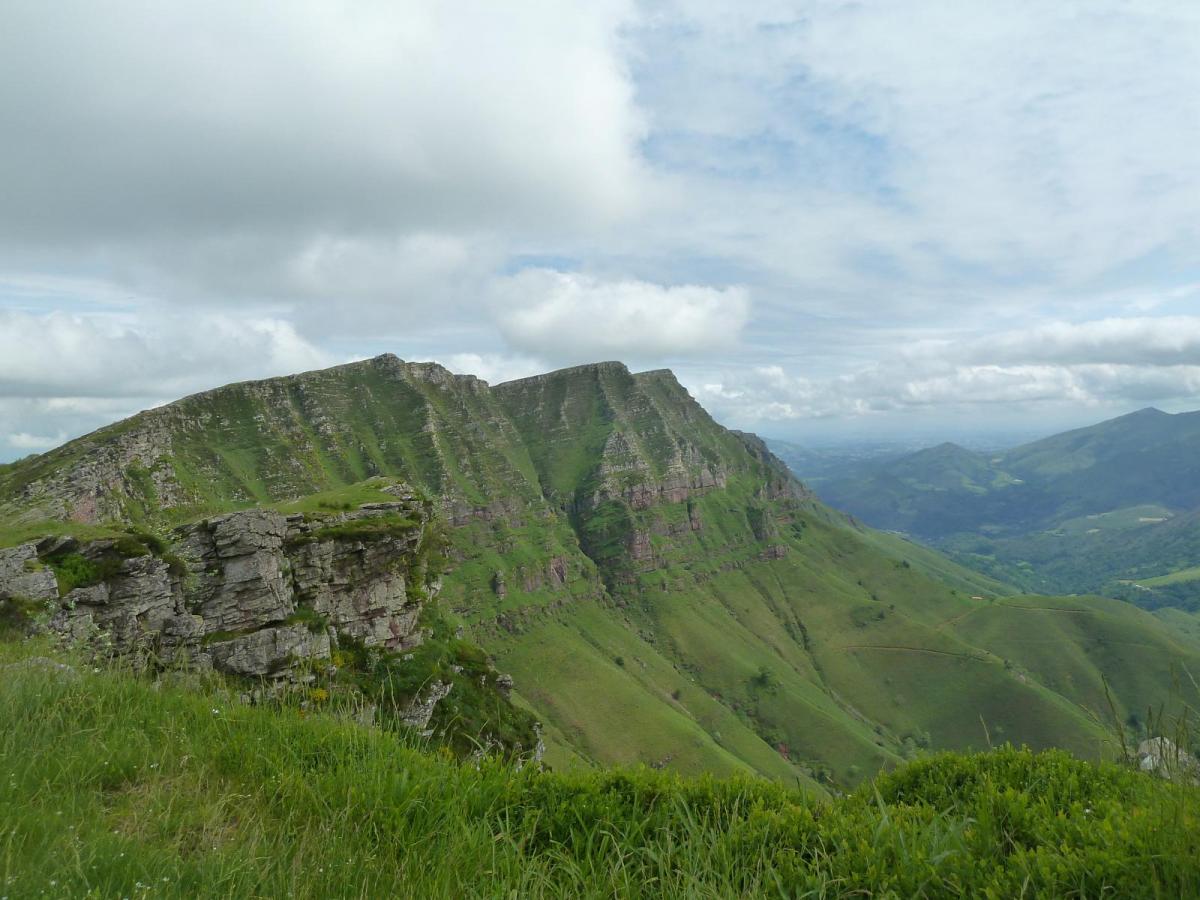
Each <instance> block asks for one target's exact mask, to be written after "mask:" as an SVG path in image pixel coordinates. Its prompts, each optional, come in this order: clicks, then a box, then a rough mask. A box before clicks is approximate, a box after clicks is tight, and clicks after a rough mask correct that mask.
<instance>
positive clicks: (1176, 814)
mask: <svg viewBox="0 0 1200 900" xmlns="http://www.w3.org/2000/svg"><path fill="white" fill-rule="evenodd" d="M34 649H35V648H30V647H29V646H28V645H20V646H17V645H11V644H8V645H0V663H11V662H12V661H13V660H14V659H15V658H17V657H20V656H27V655H28V654H29V653H31V652H34ZM76 671H77V672H78V675H77V676H76V677H71V676H67V675H64V674H62V673H61V672H59V671H57V670H54V669H51V668H49V667H46V666H39V665H18V666H16V667H11V666H10V667H8V668H6V669H4V670H3V671H2V672H0V676H2V677H0V725H2V730H0V896H7V897H10V898H12V900H16V898H18V897H22V898H23V897H43V896H44V897H189V898H191V897H231V896H237V897H284V896H294V897H314V898H316V897H322V898H324V897H381V896H406V897H423V896H435V897H440V896H455V897H470V896H483V897H502V896H515V897H522V898H524V897H539V896H571V897H575V896H653V897H661V896H668V897H671V896H675V897H706V896H713V897H717V896H719V897H727V896H728V897H733V896H748V895H767V896H841V895H848V894H856V895H870V896H899V897H909V896H921V895H927V896H956V895H964V894H965V895H972V896H1004V897H1009V896H1022V895H1024V896H1032V895H1037V896H1088V897H1091V896H1100V895H1103V894H1106V893H1107V894H1112V895H1117V896H1161V897H1179V896H1184V895H1188V894H1190V893H1191V892H1192V891H1194V890H1195V886H1196V885H1197V884H1200V792H1198V791H1197V790H1195V789H1193V788H1187V787H1181V786H1177V785H1171V784H1168V783H1165V782H1161V781H1158V780H1156V779H1153V778H1150V777H1148V776H1143V775H1140V774H1138V773H1134V772H1130V771H1126V770H1123V769H1118V768H1116V767H1113V766H1093V765H1091V764H1088V763H1084V762H1080V761H1077V760H1074V759H1072V758H1070V757H1069V756H1067V755H1065V754H1062V753H1057V752H1052V753H1043V754H1032V753H1029V752H1027V751H1019V750H1013V749H1002V750H998V751H995V752H992V753H987V754H982V755H976V756H965V755H952V754H943V755H939V756H934V757H930V758H928V759H925V760H921V761H918V762H915V763H911V764H909V765H907V766H905V767H904V768H903V769H901V770H899V771H897V772H893V773H891V774H887V775H883V776H881V777H879V778H878V779H876V780H875V781H874V782H873V783H870V784H867V785H865V786H864V787H863V788H861V789H860V790H859V791H857V792H856V793H854V794H852V795H850V796H847V797H843V798H840V799H837V800H835V801H830V802H820V801H815V800H810V799H805V798H804V797H803V796H801V795H800V794H798V793H796V792H794V791H791V790H789V789H787V788H785V787H783V786H780V785H777V784H772V783H769V782H765V781H757V780H752V779H739V778H731V779H712V778H691V779H684V778H679V777H676V776H672V775H669V774H665V773H659V772H651V771H646V770H637V771H611V772H604V773H577V774H569V775H559V774H543V773H536V772H533V771H530V770H528V769H527V770H525V771H521V772H516V771H513V769H512V768H510V767H505V766H504V765H502V764H500V763H493V762H484V763H482V764H481V765H479V766H478V767H476V766H475V765H471V764H459V763H456V762H455V761H453V760H452V759H450V758H448V757H447V756H445V755H442V754H439V753H437V752H423V751H422V750H421V749H419V748H416V747H413V746H407V745H405V743H404V742H403V741H401V740H400V739H398V738H397V737H396V736H395V735H392V734H388V733H384V732H379V731H376V730H371V729H366V728H362V727H359V726H356V725H353V724H351V723H348V722H343V721H339V720H336V719H334V718H332V717H325V716H313V717H310V718H301V717H300V716H299V715H298V714H296V713H295V712H292V713H285V712H278V711H272V710H270V709H265V708H250V707H244V706H239V705H237V704H236V703H234V702H233V701H232V697H231V696H230V695H229V694H228V693H225V692H223V691H222V690H221V689H220V687H219V686H209V687H207V688H205V687H201V688H200V689H197V688H196V687H195V686H192V687H190V688H185V687H171V686H169V685H159V686H156V685H155V684H153V683H151V682H149V681H148V680H145V679H140V678H137V677H135V676H133V675H130V674H127V673H122V672H118V671H109V670H103V671H93V670H92V669H90V668H86V667H78V666H77V667H76Z"/></svg>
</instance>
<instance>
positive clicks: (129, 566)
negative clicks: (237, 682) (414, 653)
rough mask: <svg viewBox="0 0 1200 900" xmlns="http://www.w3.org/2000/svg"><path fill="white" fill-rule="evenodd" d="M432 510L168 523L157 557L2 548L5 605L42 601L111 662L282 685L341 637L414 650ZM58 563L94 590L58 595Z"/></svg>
mask: <svg viewBox="0 0 1200 900" xmlns="http://www.w3.org/2000/svg"><path fill="white" fill-rule="evenodd" d="M430 515H431V513H430V510H429V508H428V505H427V504H425V503H423V502H422V501H420V500H418V499H417V498H416V497H415V496H412V495H409V496H407V497H402V498H399V499H397V500H396V501H395V502H390V503H374V504H368V505H366V506H364V507H362V508H360V509H358V510H356V511H352V512H345V513H338V514H334V515H322V516H320V517H306V516H304V515H299V514H297V515H290V516H285V515H282V514H280V513H278V512H275V511H271V510H264V509H254V510H247V511H244V512H235V513H230V514H227V515H223V516H218V517H214V518H211V519H207V520H205V521H203V522H198V523H194V524H190V525H186V526H182V527H180V528H177V529H176V530H175V531H174V532H173V533H172V535H171V537H172V541H171V544H172V546H173V548H174V553H173V554H163V555H161V556H159V555H154V554H152V553H148V552H146V553H142V554H141V555H128V554H129V548H128V544H126V545H125V546H124V547H122V545H121V541H119V540H97V541H86V542H81V541H77V540H75V539H72V538H67V539H63V538H46V539H44V540H41V541H31V542H28V543H25V544H21V545H19V546H17V547H11V548H7V549H3V550H0V600H6V599H14V598H20V599H22V600H23V601H25V602H29V601H35V602H40V603H42V604H44V605H45V607H46V608H47V609H48V610H49V623H48V627H49V628H50V630H52V631H53V632H56V633H58V634H60V635H62V636H64V637H66V638H68V639H70V640H72V641H77V642H80V641H89V642H100V643H103V644H105V645H108V646H109V647H111V649H112V651H113V652H115V653H134V652H144V653H153V654H155V655H157V656H158V657H159V658H160V659H161V660H162V661H163V662H164V663H167V664H172V663H185V664H188V665H191V666H196V667H199V668H213V669H216V670H218V671H222V672H227V673H230V674H236V675H244V676H255V677H272V678H274V677H285V676H288V675H290V674H292V673H293V671H294V670H295V669H296V668H297V667H299V666H301V665H302V664H303V663H305V662H306V661H311V660H325V659H328V658H329V657H330V654H331V650H332V648H334V647H336V646H337V642H338V641H339V640H346V639H352V640H354V641H357V642H359V643H361V644H362V645H364V646H366V647H374V648H379V649H381V650H387V651H402V650H406V649H409V648H411V647H415V646H417V645H418V644H420V643H421V640H422V634H421V631H420V627H419V625H418V618H419V615H420V612H421V609H422V607H423V605H424V604H425V603H426V602H428V601H429V600H430V599H432V598H433V597H434V596H435V595H436V593H437V591H438V589H439V587H440V584H439V582H438V580H437V577H436V575H435V574H434V572H435V570H436V566H434V567H431V566H430V565H429V562H430V556H431V554H432V553H433V552H434V551H432V550H431V548H430V546H429V540H430V527H431V520H430ZM122 552H124V553H125V554H126V555H122ZM135 552H136V551H135ZM164 557H166V558H164ZM66 561H70V562H71V565H72V567H73V568H74V570H75V571H81V572H84V573H93V577H92V578H91V579H88V580H90V581H92V582H93V583H88V584H84V585H81V586H78V587H74V588H72V589H71V590H69V591H67V592H66V593H65V594H63V595H62V596H60V589H59V583H58V580H56V578H55V574H54V568H55V566H58V567H59V568H60V569H61V568H62V567H63V566H64V565H65V562H66Z"/></svg>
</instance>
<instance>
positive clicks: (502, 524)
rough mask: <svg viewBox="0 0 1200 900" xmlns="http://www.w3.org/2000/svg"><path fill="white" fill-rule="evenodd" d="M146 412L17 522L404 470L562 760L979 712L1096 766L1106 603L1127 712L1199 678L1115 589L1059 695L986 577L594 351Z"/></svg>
mask: <svg viewBox="0 0 1200 900" xmlns="http://www.w3.org/2000/svg"><path fill="white" fill-rule="evenodd" d="M159 409H160V410H162V409H166V410H167V412H165V413H162V412H158V413H155V415H154V416H153V417H152V424H153V425H154V428H153V429H150V430H149V431H148V432H146V431H139V425H140V424H141V423H144V422H145V419H144V418H143V419H140V420H139V419H137V417H134V420H136V421H134V422H133V425H132V426H131V425H129V424H128V423H118V425H116V426H112V427H110V429H108V430H107V431H101V432H98V433H97V434H94V435H91V436H85V437H84V438H80V439H78V440H77V441H75V442H72V443H70V444H68V445H65V447H64V448H59V450H56V451H51V452H50V453H48V454H45V455H44V456H42V457H37V458H35V459H34V460H32V461H29V462H27V463H24V464H18V465H17V466H16V467H13V468H12V469H10V470H8V471H6V472H4V473H2V474H0V509H2V510H4V511H5V512H10V513H11V512H16V513H18V514H21V515H24V516H25V517H26V525H24V526H22V527H26V526H28V527H37V526H36V523H30V522H29V521H28V519H29V518H30V517H35V516H36V515H38V514H44V512H45V511H46V509H48V508H49V509H50V510H51V511H53V512H57V513H58V524H57V525H56V526H55V527H56V528H71V527H76V526H75V525H72V524H71V522H70V520H71V519H72V517H73V516H74V517H75V518H80V517H81V515H80V514H81V513H82V514H85V515H84V516H83V517H88V518H90V520H91V521H92V522H97V521H100V522H103V521H106V520H107V521H110V522H115V523H143V524H145V525H146V526H148V527H158V526H160V525H161V526H170V525H174V524H176V523H178V522H182V521H188V520H191V519H196V518H203V517H206V516H210V515H214V514H221V513H225V512H228V511H232V510H238V509H245V508H251V507H257V506H261V507H266V508H283V507H287V508H294V507H295V505H296V503H297V502H299V503H301V504H302V505H308V506H311V507H313V508H323V507H324V506H325V505H331V506H332V507H333V508H337V509H343V508H347V507H353V506H355V505H358V504H361V503H363V502H364V501H368V502H369V501H372V500H374V499H377V497H376V494H377V493H378V491H377V488H376V487H373V485H375V484H376V483H377V479H384V480H387V479H400V480H403V481H405V482H407V483H410V484H412V486H413V487H414V488H416V489H418V490H420V491H421V492H422V493H423V494H424V495H425V496H428V497H430V498H431V499H432V500H433V501H434V503H435V504H436V505H437V507H438V509H439V510H440V513H441V515H442V516H444V518H445V520H446V521H447V522H448V523H449V524H450V525H451V526H452V527H451V528H450V529H449V556H450V568H449V570H448V572H447V574H446V575H445V577H444V579H443V582H444V583H443V587H442V590H441V594H440V598H441V599H440V603H441V605H442V606H443V607H444V608H445V609H446V610H447V611H448V612H449V613H451V614H452V615H453V616H454V617H455V618H456V620H457V621H459V622H461V623H462V626H463V628H464V629H465V632H466V634H467V635H468V636H469V637H470V638H471V639H473V640H474V641H476V642H477V643H479V644H480V645H481V646H483V647H484V648H485V649H486V650H487V651H488V652H489V653H491V654H492V655H493V656H494V657H495V659H496V662H497V665H498V667H499V668H500V669H501V670H503V671H505V672H511V673H512V674H513V676H514V678H515V682H516V688H515V692H514V698H515V699H516V701H517V702H518V703H520V704H523V705H525V706H526V707H527V708H529V709H532V710H533V711H535V712H536V714H537V716H538V718H539V719H541V720H542V722H543V723H544V725H545V731H544V736H545V741H546V744H547V759H548V760H549V761H550V762H551V763H552V764H553V765H557V766H572V765H590V764H607V763H613V762H643V763H647V764H653V765H660V766H670V767H672V768H677V769H680V770H683V771H712V772H736V771H742V772H752V773H755V774H758V775H765V776H768V777H772V778H779V779H785V780H792V779H799V780H800V781H801V783H803V784H808V785H810V786H812V787H813V788H814V789H817V790H819V788H818V787H817V785H818V784H826V785H842V786H848V785H852V784H855V783H857V782H858V781H860V780H861V779H862V778H864V777H865V776H866V775H868V774H869V773H870V772H873V771H875V770H878V769H880V768H882V767H887V766H890V765H894V764H895V763H897V762H898V761H900V760H901V759H903V758H906V757H907V756H911V755H913V754H915V753H917V752H919V748H921V747H930V748H942V747H945V748H951V747H953V748H965V747H977V746H982V742H983V741H984V739H985V738H984V736H985V730H984V729H983V728H981V727H980V719H981V716H982V718H983V719H984V721H986V722H987V728H988V729H990V730H991V732H992V733H996V734H1001V733H1003V734H1006V735H1009V736H1011V737H1012V738H1013V739H1014V740H1017V741H1019V742H1026V743H1029V744H1031V745H1033V746H1052V745H1054V746H1064V747H1068V748H1070V749H1072V750H1073V751H1075V752H1077V753H1080V754H1083V755H1092V756H1095V755H1097V754H1099V753H1100V752H1101V749H1100V748H1101V745H1102V742H1103V740H1104V729H1103V728H1102V727H1101V726H1100V725H1098V724H1097V723H1098V720H1099V718H1100V717H1101V716H1103V715H1104V714H1105V712H1104V711H1103V710H1100V709H1096V708H1095V695H1094V692H1090V691H1084V690H1082V689H1077V688H1076V687H1075V686H1074V685H1075V684H1089V685H1090V684H1093V683H1095V677H1098V676H1095V677H1093V676H1094V675H1095V673H1096V672H1098V671H1099V669H1098V668H1097V666H1098V665H1099V664H1100V661H1102V660H1103V659H1107V658H1106V657H1099V656H1095V655H1093V654H1092V651H1089V650H1087V649H1086V648H1087V647H1089V646H1091V645H1090V644H1089V643H1088V642H1089V641H1090V637H1089V636H1090V635H1091V634H1092V633H1093V631H1095V630H1096V629H1098V628H1100V627H1101V625H1102V623H1103V622H1105V621H1108V620H1107V619H1104V618H1103V617H1104V616H1109V617H1112V616H1117V618H1118V620H1120V619H1122V618H1123V619H1126V620H1128V621H1129V623H1131V625H1132V624H1135V623H1136V624H1137V627H1138V628H1140V629H1141V633H1143V634H1145V635H1147V637H1146V641H1145V643H1146V645H1147V648H1148V649H1144V650H1142V649H1139V650H1136V651H1130V653H1129V654H1127V655H1126V656H1125V657H1122V661H1121V662H1120V663H1119V666H1120V667H1121V668H1122V669H1124V668H1131V667H1132V668H1136V669H1138V670H1139V671H1142V670H1144V671H1145V672H1146V673H1149V674H1148V675H1147V676H1146V677H1140V678H1133V677H1129V678H1125V677H1117V676H1114V680H1115V683H1117V684H1118V685H1119V689H1118V690H1117V691H1116V700H1115V702H1116V703H1117V704H1118V706H1119V708H1120V709H1121V710H1123V711H1126V712H1127V711H1129V710H1135V709H1140V708H1143V707H1144V705H1145V701H1147V700H1152V701H1154V702H1158V701H1159V700H1160V699H1163V698H1160V697H1159V696H1158V695H1157V694H1156V695H1155V696H1153V697H1147V696H1145V694H1146V692H1147V691H1148V690H1149V688H1148V687H1147V685H1151V684H1154V683H1156V682H1155V679H1156V678H1157V679H1159V680H1161V682H1162V683H1164V684H1165V683H1167V682H1168V681H1169V679H1168V676H1167V670H1166V668H1165V667H1166V666H1168V664H1169V662H1170V660H1171V659H1174V658H1177V657H1178V656H1179V655H1180V654H1183V655H1184V657H1186V660H1187V662H1188V664H1189V665H1191V664H1193V663H1194V664H1195V665H1196V667H1197V668H1200V646H1197V647H1193V646H1192V645H1191V644H1190V643H1189V642H1187V641H1184V642H1182V643H1180V642H1179V641H1178V640H1176V638H1175V637H1173V636H1171V635H1170V633H1169V632H1168V630H1167V629H1166V628H1165V626H1163V625H1162V623H1160V622H1158V621H1157V620H1154V619H1153V617H1146V614H1144V613H1140V612H1139V611H1136V610H1133V609H1132V608H1129V609H1125V608H1124V607H1123V606H1122V607H1119V608H1118V610H1117V612H1112V611H1104V612H1103V613H1102V612H1101V611H1100V610H1097V611H1095V612H1092V613H1087V614H1085V615H1084V616H1083V618H1082V619H1080V620H1079V622H1078V623H1077V627H1076V628H1075V629H1074V630H1069V631H1066V632H1064V634H1066V635H1067V639H1068V640H1070V641H1071V642H1075V643H1078V644H1079V646H1080V651H1079V655H1078V657H1077V659H1076V665H1077V668H1076V669H1075V670H1074V674H1073V680H1061V681H1055V682H1054V685H1053V686H1050V685H1049V684H1048V683H1047V682H1048V681H1049V680H1050V679H1051V676H1052V674H1053V670H1051V669H1049V668H1047V667H1046V665H1047V664H1046V660H1045V659H1044V658H1043V657H1042V656H1041V655H1040V654H1038V653H1037V652H1035V650H1036V643H1031V644H1029V645H1028V648H1027V649H1021V646H1023V645H1019V646H1017V647H1016V648H1014V647H1013V646H1012V645H1011V643H1010V644H1005V645H1004V646H1003V648H1001V646H1000V644H999V643H997V640H998V638H997V637H996V635H995V633H994V630H992V629H989V628H984V627H979V628H977V629H976V630H975V631H972V632H971V633H967V632H965V631H963V630H962V629H961V627H960V626H959V625H958V624H957V623H959V622H960V621H961V622H975V621H976V620H977V619H978V620H980V621H981V622H983V623H986V622H987V621H990V618H989V617H991V616H993V615H998V614H999V613H998V612H997V613H990V612H988V610H989V608H991V607H992V606H993V605H995V604H998V603H999V599H998V598H1000V597H1002V596H1003V595H1004V594H1005V593H1006V592H1007V591H1006V588H1005V587H1004V586H1003V585H1002V584H999V583H998V582H995V581H989V580H988V579H986V578H983V577H981V576H979V575H977V574H975V573H972V572H969V571H967V570H965V569H962V568H960V567H957V566H955V564H954V563H952V562H950V561H949V560H946V559H945V558H942V557H938V556H937V555H936V554H933V553H931V552H930V551H927V550H924V549H922V548H918V547H915V546H913V545H906V544H905V543H904V542H902V541H898V540H896V539H893V538H891V537H889V536H887V535H882V534H879V533H876V532H871V531H869V530H868V529H865V528H863V527H861V526H856V525H855V524H854V523H853V522H852V521H851V520H849V519H848V518H847V517H845V516H844V515H842V514H841V513H838V512H836V511H835V510H832V509H830V508H829V507H826V506H824V505H823V504H822V503H820V502H819V501H818V500H817V499H816V498H815V496H814V495H813V494H812V493H811V492H810V491H808V489H807V488H805V487H804V486H803V485H802V484H801V483H800V482H799V481H798V480H797V479H795V478H794V477H793V476H792V475H791V474H790V473H789V472H788V471H787V469H786V467H785V466H784V465H783V464H782V463H781V462H780V461H779V460H778V458H777V457H775V456H774V455H773V454H772V453H771V452H770V451H769V449H768V448H767V446H766V444H765V443H764V442H763V441H762V440H761V439H759V438H757V437H755V436H753V435H748V434H743V433H737V432H733V431H730V430H729V429H726V428H724V427H723V426H721V425H720V424H719V423H717V422H716V421H715V420H713V418H712V417H711V416H710V415H709V414H708V412H707V411H705V410H704V409H703V407H702V406H700V404H698V403H697V402H696V401H695V399H694V398H692V397H691V396H690V394H688V392H687V391H686V389H684V388H683V387H682V385H680V384H679V382H678V380H677V379H675V377H674V375H673V374H671V373H670V372H669V371H667V370H651V371H648V372H641V373H634V372H630V371H629V369H628V368H627V367H625V366H624V365H623V364H620V363H612V362H609V363H601V364H592V365H587V366H581V367H571V368H569V369H564V370H559V371H556V372H550V373H545V374H543V375H540V376H534V377H531V378H527V379H517V380H515V381H511V382H505V383H502V384H500V385H497V386H495V387H492V386H490V385H488V384H487V383H486V382H483V381H481V380H479V379H476V378H473V377H470V376H455V375H453V373H450V372H449V371H448V370H446V369H444V368H443V367H441V366H438V365H436V364H422V363H406V362H403V361H401V360H399V359H398V358H397V357H395V356H392V355H383V356H379V357H375V358H373V359H371V360H366V361H361V362H358V363H352V364H347V365H344V366H339V367H335V368H333V369H327V370H316V371H313V372H309V373H302V374H300V375H297V376H291V377H288V378H283V379H268V380H264V381H259V382H252V383H242V384H235V385H228V386H225V387H224V388H221V389H216V390H214V391H210V392H202V393H201V394H197V395H192V396H191V397H189V398H185V399H184V400H182V401H179V402H177V403H176V404H173V405H168V406H167V407H161V408H159ZM156 429H157V430H156ZM298 497H299V498H302V499H301V500H300V501H297V500H296V498H298ZM303 498H308V499H303ZM78 527H83V526H78ZM1077 605H1078V604H1076V606H1077ZM996 608H997V610H999V607H998V606H997V607H996ZM1071 609H1075V607H1071ZM1002 612H1003V613H1004V615H1006V616H1010V617H1012V619H1013V626H1014V627H1017V628H1024V627H1025V625H1026V623H1029V624H1030V625H1032V622H1033V618H1032V614H1028V613H1027V612H1025V611H1023V610H1020V609H1018V610H1016V611H1002ZM1063 614H1064V615H1069V616H1072V617H1076V618H1078V617H1079V616H1080V615H1081V614H1080V613H1078V612H1071V611H1068V612H1065V613H1063ZM1089 616H1090V618H1089ZM1143 617H1145V618H1143ZM1105 627H1107V626H1105ZM1104 633H1105V634H1108V633H1110V632H1104ZM1017 651H1019V652H1017ZM1014 657H1015V658H1014ZM1110 664H1111V665H1117V664H1116V663H1112V662H1111V660H1109V661H1108V662H1106V663H1105V665H1110ZM1085 673H1086V675H1087V677H1085ZM1117 674H1118V675H1119V673H1117Z"/></svg>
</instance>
